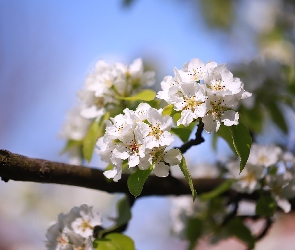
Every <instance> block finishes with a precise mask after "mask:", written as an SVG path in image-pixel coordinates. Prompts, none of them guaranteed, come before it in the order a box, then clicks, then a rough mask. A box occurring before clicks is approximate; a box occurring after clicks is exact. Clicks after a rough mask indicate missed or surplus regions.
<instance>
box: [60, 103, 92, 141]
mask: <svg viewBox="0 0 295 250" xmlns="http://www.w3.org/2000/svg"><path fill="white" fill-rule="evenodd" d="M80 112H81V109H80V108H79V107H75V108H74V109H72V110H70V111H69V112H68V113H67V116H66V122H65V124H64V126H63V127H62V129H61V132H60V136H61V137H62V138H64V139H68V140H75V141H80V140H82V139H83V138H84V137H85V135H86V133H87V130H88V128H89V126H90V123H91V121H89V120H87V119H85V118H84V117H82V116H81V115H80Z"/></svg>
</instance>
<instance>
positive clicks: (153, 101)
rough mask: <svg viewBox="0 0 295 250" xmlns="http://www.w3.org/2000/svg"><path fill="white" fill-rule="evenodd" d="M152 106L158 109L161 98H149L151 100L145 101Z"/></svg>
mask: <svg viewBox="0 0 295 250" xmlns="http://www.w3.org/2000/svg"><path fill="white" fill-rule="evenodd" d="M146 103H148V104H149V105H150V106H151V107H152V108H155V109H159V107H160V104H161V100H151V101H146Z"/></svg>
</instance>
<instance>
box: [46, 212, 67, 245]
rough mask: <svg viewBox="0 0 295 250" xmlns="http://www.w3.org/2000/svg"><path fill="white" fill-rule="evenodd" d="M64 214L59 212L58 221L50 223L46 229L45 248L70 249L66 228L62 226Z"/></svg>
mask: <svg viewBox="0 0 295 250" xmlns="http://www.w3.org/2000/svg"><path fill="white" fill-rule="evenodd" d="M64 216H65V215H64V214H59V216H58V222H57V223H55V224H53V225H51V226H50V227H49V228H48V229H47V233H46V238H47V241H45V245H46V248H47V249H48V250H56V249H57V250H66V249H71V248H70V247H71V245H70V242H69V237H68V235H67V233H66V232H67V229H65V228H64V223H63V218H64Z"/></svg>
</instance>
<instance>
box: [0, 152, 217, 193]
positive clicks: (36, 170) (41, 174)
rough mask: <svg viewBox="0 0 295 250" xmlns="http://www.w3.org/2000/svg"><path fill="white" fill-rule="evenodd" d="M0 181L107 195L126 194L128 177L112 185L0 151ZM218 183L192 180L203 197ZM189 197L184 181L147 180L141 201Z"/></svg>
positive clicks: (94, 175)
mask: <svg viewBox="0 0 295 250" xmlns="http://www.w3.org/2000/svg"><path fill="white" fill-rule="evenodd" d="M0 177H1V179H2V180H3V181H5V182H7V181H9V180H14V181H29V182H38V183H55V184H64V185H71V186H78V187H85V188H90V189H95V190H101V191H106V192H109V193H126V194H129V193H130V192H129V190H128V187H127V179H128V177H129V175H128V174H122V178H121V180H119V181H118V182H113V181H110V180H108V179H107V178H106V177H105V176H104V175H103V171H102V170H99V169H95V168H89V167H85V166H74V165H69V164H65V163H58V162H52V161H47V160H41V159H34V158H29V157H25V156H22V155H18V154H13V153H11V152H9V151H7V150H0ZM221 182H222V179H213V180H212V179H195V180H194V186H195V188H196V190H197V192H198V193H204V192H208V191H210V190H212V189H214V188H215V187H217V186H218V185H219V184H220V183H221ZM189 194H191V191H190V188H189V186H188V184H187V182H186V180H185V179H184V178H183V179H177V178H174V177H172V176H169V177H166V178H160V177H157V176H149V178H148V179H147V181H146V183H145V184H144V188H143V191H142V194H141V197H142V196H152V195H160V196H165V195H189Z"/></svg>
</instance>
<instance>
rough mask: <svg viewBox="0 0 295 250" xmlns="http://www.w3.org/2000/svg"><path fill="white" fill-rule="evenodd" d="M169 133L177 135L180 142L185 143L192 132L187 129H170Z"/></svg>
mask: <svg viewBox="0 0 295 250" xmlns="http://www.w3.org/2000/svg"><path fill="white" fill-rule="evenodd" d="M170 132H171V133H172V134H175V135H177V136H178V137H179V138H180V139H181V140H182V142H187V141H188V139H189V137H190V135H191V132H192V131H191V130H190V129H189V128H171V130H170Z"/></svg>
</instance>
